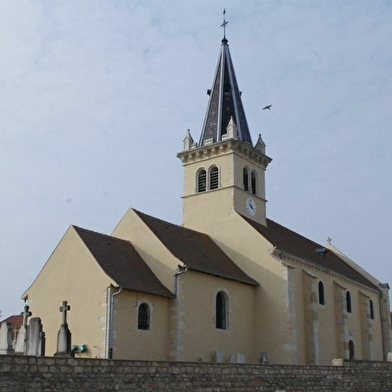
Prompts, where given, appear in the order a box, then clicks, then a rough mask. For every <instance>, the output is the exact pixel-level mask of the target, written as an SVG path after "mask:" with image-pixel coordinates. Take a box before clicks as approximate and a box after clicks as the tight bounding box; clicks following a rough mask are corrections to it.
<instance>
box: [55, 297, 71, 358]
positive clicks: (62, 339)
mask: <svg viewBox="0 0 392 392" xmlns="http://www.w3.org/2000/svg"><path fill="white" fill-rule="evenodd" d="M68 310H71V307H70V306H69V305H68V302H67V301H63V306H60V312H61V313H62V316H63V317H62V318H63V320H62V323H61V327H60V330H59V332H58V334H57V352H56V353H55V354H54V356H55V357H61V356H70V355H71V331H70V330H69V328H68V324H67V312H68Z"/></svg>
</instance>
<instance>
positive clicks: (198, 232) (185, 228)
mask: <svg viewBox="0 0 392 392" xmlns="http://www.w3.org/2000/svg"><path fill="white" fill-rule="evenodd" d="M132 209H133V211H135V212H136V214H138V215H139V216H140V215H144V216H146V217H148V218H151V219H154V220H156V221H160V222H163V223H165V224H167V225H170V226H174V227H178V228H179V229H184V230H187V231H189V232H193V233H197V234H198V235H203V236H205V237H209V238H211V236H209V235H208V234H206V233H203V232H201V231H197V230H194V229H190V228H189V227H185V226H182V225H178V224H176V223H172V222H168V221H165V220H163V219H160V218H157V217H155V216H152V215H149V214H146V213H144V212H141V211H139V210H137V209H136V208H132ZM211 239H212V238H211Z"/></svg>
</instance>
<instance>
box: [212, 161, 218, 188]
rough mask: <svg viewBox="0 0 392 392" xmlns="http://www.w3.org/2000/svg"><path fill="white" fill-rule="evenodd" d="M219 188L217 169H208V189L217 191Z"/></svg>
mask: <svg viewBox="0 0 392 392" xmlns="http://www.w3.org/2000/svg"><path fill="white" fill-rule="evenodd" d="M218 188H219V169H218V168H217V167H216V166H213V167H212V168H211V169H210V189H218Z"/></svg>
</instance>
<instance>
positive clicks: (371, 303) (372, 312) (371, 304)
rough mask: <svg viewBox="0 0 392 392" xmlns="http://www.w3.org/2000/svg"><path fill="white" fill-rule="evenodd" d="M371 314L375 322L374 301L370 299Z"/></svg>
mask: <svg viewBox="0 0 392 392" xmlns="http://www.w3.org/2000/svg"><path fill="white" fill-rule="evenodd" d="M369 313H370V318H371V319H372V320H374V307H373V301H372V300H371V299H369Z"/></svg>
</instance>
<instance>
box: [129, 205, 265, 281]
mask: <svg viewBox="0 0 392 392" xmlns="http://www.w3.org/2000/svg"><path fill="white" fill-rule="evenodd" d="M134 211H135V213H136V214H137V215H138V216H139V217H140V219H141V220H142V221H143V222H144V223H145V224H146V225H147V226H148V227H149V228H150V230H151V231H152V232H153V233H154V234H155V235H156V236H157V237H158V238H159V240H160V241H161V242H162V243H163V244H164V245H165V246H166V247H167V249H168V250H169V251H170V252H171V253H172V254H173V255H174V256H175V257H177V258H178V259H179V260H181V261H182V262H183V263H184V264H186V265H187V267H188V268H189V269H191V270H193V271H198V272H202V273H206V274H209V275H214V276H218V277H221V278H225V279H229V280H234V281H237V282H241V283H245V284H249V285H252V286H258V285H259V284H258V283H257V282H256V281H255V280H254V279H252V278H251V277H249V276H248V275H247V274H246V273H245V272H244V271H242V269H241V268H239V267H238V266H237V264H235V263H234V261H233V260H231V259H230V258H229V257H228V256H227V255H226V253H224V252H223V250H222V249H220V248H219V246H218V245H217V244H216V243H215V242H214V241H213V240H212V239H211V238H210V237H209V236H208V235H207V234H203V233H200V232H197V231H194V230H191V229H187V228H185V227H182V226H178V225H174V224H172V223H169V222H165V221H163V220H161V219H157V218H154V217H152V216H149V215H146V214H143V213H142V212H140V211H137V210H134Z"/></svg>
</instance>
